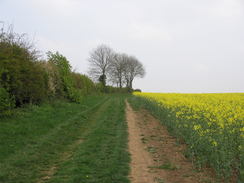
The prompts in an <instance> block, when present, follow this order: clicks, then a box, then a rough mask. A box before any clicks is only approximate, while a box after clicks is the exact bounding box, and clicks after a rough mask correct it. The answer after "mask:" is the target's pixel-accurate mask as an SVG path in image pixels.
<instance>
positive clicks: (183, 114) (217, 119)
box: [134, 92, 244, 178]
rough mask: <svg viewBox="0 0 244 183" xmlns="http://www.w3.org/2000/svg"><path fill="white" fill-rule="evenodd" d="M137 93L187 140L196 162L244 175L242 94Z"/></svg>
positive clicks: (225, 173)
mask: <svg viewBox="0 0 244 183" xmlns="http://www.w3.org/2000/svg"><path fill="white" fill-rule="evenodd" d="M134 95H135V96H139V97H136V98H137V99H140V101H141V103H140V104H141V105H144V106H145V107H146V108H147V109H149V110H150V111H151V112H152V113H153V114H154V115H156V116H157V117H159V118H160V119H161V121H162V123H163V124H165V125H166V126H167V127H168V129H169V131H171V133H173V134H174V135H175V136H177V137H179V138H183V139H184V141H185V142H186V144H187V145H188V147H189V148H188V149H189V150H188V155H189V156H190V157H192V158H193V159H194V160H195V162H196V165H199V166H202V165H205V166H206V165H208V166H211V167H212V168H214V169H215V170H216V173H217V174H218V175H221V176H224V177H225V178H227V177H232V178H233V176H234V177H237V176H239V177H242V176H243V175H239V174H243V170H244V162H243V161H244V157H243V156H244V146H243V145H244V94H243V93H228V94H226V93H224V94H162V93H139V92H138V93H134ZM138 101H139V100H137V103H138ZM233 172H234V173H233Z"/></svg>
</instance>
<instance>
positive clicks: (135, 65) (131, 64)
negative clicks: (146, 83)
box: [124, 56, 145, 90]
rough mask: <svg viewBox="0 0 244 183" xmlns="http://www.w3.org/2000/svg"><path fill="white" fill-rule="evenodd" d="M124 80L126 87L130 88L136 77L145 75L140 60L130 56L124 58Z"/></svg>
mask: <svg viewBox="0 0 244 183" xmlns="http://www.w3.org/2000/svg"><path fill="white" fill-rule="evenodd" d="M125 66H126V67H125V72H124V74H125V80H126V87H128V88H129V89H130V90H132V89H133V88H132V83H133V81H134V79H135V78H136V77H140V78H143V77H144V76H145V69H144V67H143V65H142V63H141V62H139V61H138V60H137V58H136V57H134V56H130V57H128V59H127V60H126V64H125Z"/></svg>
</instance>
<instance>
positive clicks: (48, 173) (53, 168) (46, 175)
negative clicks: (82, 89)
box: [37, 99, 109, 183]
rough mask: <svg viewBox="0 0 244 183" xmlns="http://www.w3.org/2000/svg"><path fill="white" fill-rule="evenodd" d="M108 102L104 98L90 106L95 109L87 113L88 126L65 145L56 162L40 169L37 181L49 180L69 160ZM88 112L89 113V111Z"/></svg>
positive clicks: (41, 182)
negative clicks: (40, 172) (70, 142)
mask: <svg viewBox="0 0 244 183" xmlns="http://www.w3.org/2000/svg"><path fill="white" fill-rule="evenodd" d="M108 103H109V99H106V100H104V101H102V102H101V103H98V104H96V105H94V106H93V107H92V110H94V109H95V112H94V113H91V114H89V115H90V116H89V117H88V118H87V123H88V122H89V123H90V126H89V127H88V128H86V130H85V131H83V132H82V136H81V137H78V138H77V140H75V141H74V142H73V143H72V144H70V145H68V146H67V151H65V152H62V153H61V154H60V155H59V158H58V161H57V162H56V163H54V164H52V165H50V166H49V168H48V169H46V170H43V171H42V174H43V176H42V177H41V178H40V179H39V180H38V181H37V183H45V182H47V181H49V180H50V179H51V178H52V177H53V175H54V174H55V173H56V172H57V171H58V168H59V166H60V164H61V163H63V162H65V161H67V160H69V159H70V158H71V157H72V155H73V153H74V152H75V149H76V148H77V147H78V146H79V145H80V144H81V143H82V142H83V141H84V139H83V137H84V136H85V135H86V134H87V133H89V129H90V128H91V126H92V124H91V123H93V122H95V121H96V119H97V116H99V114H101V113H102V112H103V111H104V110H106V109H107V106H108ZM88 113H90V111H89V112H88Z"/></svg>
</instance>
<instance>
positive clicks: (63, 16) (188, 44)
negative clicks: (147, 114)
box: [0, 0, 244, 93]
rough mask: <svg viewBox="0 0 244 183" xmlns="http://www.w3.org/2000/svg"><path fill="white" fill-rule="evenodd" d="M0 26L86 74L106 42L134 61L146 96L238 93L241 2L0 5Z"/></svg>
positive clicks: (242, 73)
mask: <svg viewBox="0 0 244 183" xmlns="http://www.w3.org/2000/svg"><path fill="white" fill-rule="evenodd" d="M0 21H4V22H5V24H14V30H15V32H18V33H28V35H29V36H30V37H31V38H33V37H34V38H35V42H36V46H37V48H38V49H40V50H41V51H42V52H43V53H45V52H46V51H48V50H51V51H56V50H57V51H59V52H60V53H61V54H63V55H64V56H66V57H67V58H68V60H69V61H70V63H71V65H72V66H73V68H74V69H76V71H78V72H81V73H87V70H88V62H87V58H88V57H89V52H90V51H91V50H92V49H93V48H95V47H96V46H97V45H98V44H101V43H104V44H107V45H109V46H110V47H112V48H113V49H114V50H115V51H118V52H125V53H127V54H131V55H135V56H136V57H137V58H138V59H139V60H140V61H141V62H142V63H143V64H144V66H145V68H146V72H147V75H146V77H145V78H143V79H137V80H136V81H135V83H134V88H141V89H142V90H143V91H151V92H190V93H194V92H244V1H243V0H0Z"/></svg>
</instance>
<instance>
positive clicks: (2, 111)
mask: <svg viewBox="0 0 244 183" xmlns="http://www.w3.org/2000/svg"><path fill="white" fill-rule="evenodd" d="M13 107H14V99H13V97H11V96H10V95H9V93H8V92H7V91H6V90H5V89H4V88H1V87H0V116H9V115H10V114H11V109H12V108H13Z"/></svg>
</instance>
